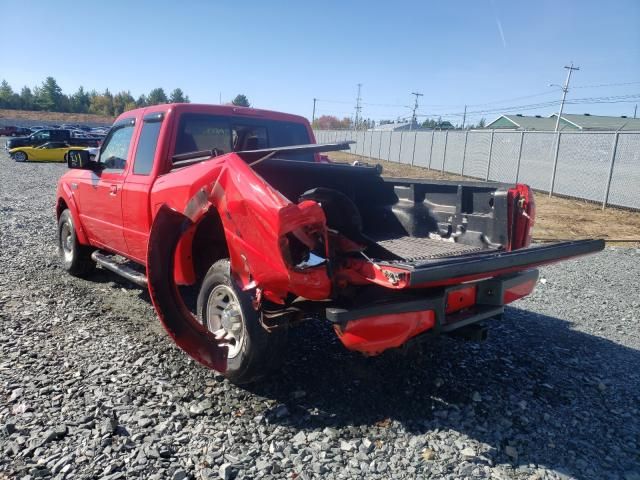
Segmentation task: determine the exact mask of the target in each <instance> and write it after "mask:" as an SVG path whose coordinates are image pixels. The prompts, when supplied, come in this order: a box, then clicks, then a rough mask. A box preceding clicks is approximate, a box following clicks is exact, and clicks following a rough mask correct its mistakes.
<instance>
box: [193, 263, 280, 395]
mask: <svg viewBox="0 0 640 480" xmlns="http://www.w3.org/2000/svg"><path fill="white" fill-rule="evenodd" d="M225 293H226V294H227V296H228V297H229V298H230V299H231V297H232V296H235V299H231V300H230V301H229V304H230V305H232V306H231V307H227V308H232V309H235V308H236V306H238V307H239V310H240V312H241V315H240V320H237V321H238V322H241V323H242V340H241V341H240V342H239V346H237V343H238V342H236V341H235V338H234V339H233V343H232V345H230V346H229V357H228V358H227V371H226V372H224V376H225V377H226V378H227V379H229V380H230V381H231V382H233V383H236V384H247V383H251V382H255V381H256V380H259V379H261V378H262V377H264V376H266V375H268V374H269V373H271V372H273V371H274V370H275V369H277V368H278V367H279V366H280V365H281V363H282V360H283V356H284V355H283V354H284V349H285V346H286V342H287V330H286V328H285V327H283V328H278V329H274V330H273V331H271V332H268V331H267V330H265V329H264V327H263V326H262V325H261V324H260V317H259V315H260V312H256V311H255V310H254V308H253V305H252V302H251V298H250V296H249V295H248V294H247V293H246V292H243V291H242V290H241V289H240V288H238V286H237V285H236V282H235V281H234V280H233V278H232V276H231V269H230V264H229V260H228V259H224V260H218V261H217V262H216V263H214V264H213V266H212V267H211V268H210V269H209V271H208V272H207V273H206V275H205V276H204V279H203V281H202V286H201V287H200V293H199V294H198V302H197V305H198V318H199V319H200V321H201V322H202V323H203V324H204V325H205V327H206V328H207V329H208V330H209V331H211V332H212V333H213V332H214V331H216V330H217V329H218V327H221V325H219V324H217V322H218V320H219V321H223V320H222V319H221V318H217V316H216V315H215V314H214V313H212V312H215V311H220V312H224V311H226V310H227V308H225V309H224V310H220V309H219V307H218V306H217V305H218V304H219V302H216V300H215V296H216V294H218V295H222V296H223V297H224V295H225ZM233 318H236V319H237V318H238V316H237V315H236V316H234V317H233ZM231 330H233V329H231ZM234 351H235V355H234V354H233V352H234Z"/></svg>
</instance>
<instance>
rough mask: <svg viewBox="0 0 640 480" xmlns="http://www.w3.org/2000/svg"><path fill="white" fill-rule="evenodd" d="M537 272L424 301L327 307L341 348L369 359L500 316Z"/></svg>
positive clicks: (450, 291) (531, 286)
mask: <svg viewBox="0 0 640 480" xmlns="http://www.w3.org/2000/svg"><path fill="white" fill-rule="evenodd" d="M537 280H538V270H535V269H534V270H527V271H524V272H518V273H512V274H505V275H501V276H498V277H494V278H491V279H488V280H482V281H477V282H472V283H465V284H462V285H456V286H454V287H448V288H440V289H437V290H435V291H434V293H431V294H429V295H428V296H425V297H424V298H416V299H413V300H410V301H398V302H386V303H384V304H379V305H373V306H367V307H362V308H356V309H341V308H327V309H326V317H327V319H328V320H329V321H330V322H332V323H333V324H334V329H335V331H336V334H337V335H338V338H340V340H341V341H342V343H343V345H344V346H345V347H346V348H348V349H349V350H356V351H359V352H362V353H365V354H368V355H376V354H378V353H381V352H383V351H384V350H387V349H389V348H397V347H400V346H401V345H403V344H404V343H406V342H407V341H408V340H409V339H411V338H414V337H416V336H418V335H420V334H424V333H426V332H431V333H433V334H439V333H448V332H452V331H454V330H457V329H459V328H462V327H465V326H467V325H471V324H473V323H477V322H480V321H482V320H484V319H487V318H491V317H495V316H497V315H500V314H502V313H503V311H504V305H506V304H508V303H511V302H513V301H515V300H517V299H519V298H522V297H524V296H526V295H528V294H530V293H531V292H532V291H533V289H534V287H535V284H536V282H537Z"/></svg>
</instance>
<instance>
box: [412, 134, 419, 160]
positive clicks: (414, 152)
mask: <svg viewBox="0 0 640 480" xmlns="http://www.w3.org/2000/svg"><path fill="white" fill-rule="evenodd" d="M417 139H418V131H417V130H416V133H415V134H414V135H413V153H412V154H411V166H412V167H413V161H414V160H415V158H416V140H417Z"/></svg>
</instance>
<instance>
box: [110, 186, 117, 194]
mask: <svg viewBox="0 0 640 480" xmlns="http://www.w3.org/2000/svg"><path fill="white" fill-rule="evenodd" d="M116 193H118V185H109V195H115V194H116Z"/></svg>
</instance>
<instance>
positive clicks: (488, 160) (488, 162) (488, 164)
mask: <svg viewBox="0 0 640 480" xmlns="http://www.w3.org/2000/svg"><path fill="white" fill-rule="evenodd" d="M495 133H496V131H495V130H491V140H490V141H489V158H488V159H487V175H486V177H485V178H484V180H485V182H487V181H489V169H490V168H491V154H492V153H493V136H494V134H495Z"/></svg>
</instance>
